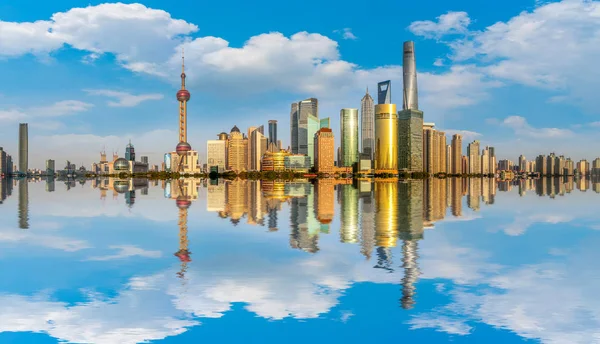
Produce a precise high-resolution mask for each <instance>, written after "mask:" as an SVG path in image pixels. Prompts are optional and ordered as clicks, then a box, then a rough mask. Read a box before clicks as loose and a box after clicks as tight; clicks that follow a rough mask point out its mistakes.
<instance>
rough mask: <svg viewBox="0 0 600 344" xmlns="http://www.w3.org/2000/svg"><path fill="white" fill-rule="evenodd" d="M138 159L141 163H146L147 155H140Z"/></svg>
mask: <svg viewBox="0 0 600 344" xmlns="http://www.w3.org/2000/svg"><path fill="white" fill-rule="evenodd" d="M140 161H141V162H142V164H146V165H148V157H147V156H142V157H140Z"/></svg>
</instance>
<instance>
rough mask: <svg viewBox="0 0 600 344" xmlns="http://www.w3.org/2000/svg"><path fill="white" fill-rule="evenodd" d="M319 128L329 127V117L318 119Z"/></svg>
mask: <svg viewBox="0 0 600 344" xmlns="http://www.w3.org/2000/svg"><path fill="white" fill-rule="evenodd" d="M320 128H329V129H331V121H330V119H329V117H325V118H321V119H320V120H319V129H320Z"/></svg>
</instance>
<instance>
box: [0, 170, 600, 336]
mask: <svg viewBox="0 0 600 344" xmlns="http://www.w3.org/2000/svg"><path fill="white" fill-rule="evenodd" d="M0 187H1V189H0V195H1V199H0V201H1V203H0V216H1V217H2V218H3V219H8V221H3V224H2V226H3V227H0V252H3V254H2V255H0V267H2V269H3V271H4V272H5V273H4V278H3V280H2V281H0V304H2V305H3V307H2V308H0V320H1V321H0V342H10V340H14V341H15V342H38V341H39V340H40V338H46V339H45V340H47V341H48V342H56V341H66V342H95V343H135V342H141V341H144V340H153V341H160V340H164V339H165V338H167V339H169V340H170V341H173V342H190V341H199V340H205V339H207V338H208V339H209V341H210V340H217V338H218V339H219V340H221V341H223V340H224V341H231V342H240V341H242V342H244V341H248V338H252V339H253V340H255V341H256V342H271V341H276V340H277V341H279V340H281V339H284V338H285V340H286V341H291V342H300V338H298V339H296V338H292V339H290V338H288V336H285V335H283V334H282V332H281V331H282V330H284V329H285V330H286V331H287V330H290V331H292V330H307V329H309V328H310V329H312V331H313V332H314V333H315V334H318V339H317V340H316V341H317V342H331V341H332V340H333V341H339V340H344V338H346V339H345V340H346V341H349V342H355V341H356V340H358V339H360V338H364V339H365V340H366V339H367V338H369V339H373V338H374V339H376V340H398V339H400V338H403V339H405V338H409V339H410V338H413V339H414V340H416V339H417V338H420V339H423V338H425V339H426V341H431V342H446V341H450V340H452V341H455V342H502V343H507V342H523V341H527V340H537V341H541V342H548V343H555V342H569V343H593V342H595V340H597V338H598V336H599V335H600V332H599V330H598V329H599V328H600V321H598V320H595V319H600V318H595V317H594V316H585V317H586V319H588V320H586V321H583V322H582V321H581V319H582V318H581V317H582V316H583V315H584V314H592V315H594V314H597V315H600V303H599V302H598V301H596V298H595V296H594V295H595V290H596V287H599V286H600V285H599V283H600V282H598V281H599V280H600V278H599V277H600V271H599V268H597V267H596V266H595V264H590V263H589V262H593V261H595V259H597V258H600V257H598V254H597V253H596V251H597V250H596V247H597V245H598V244H600V236H599V234H600V232H598V231H597V229H600V216H597V215H596V212H595V211H594V209H595V204H596V203H595V202H597V197H598V195H597V193H599V192H600V180H596V179H593V180H589V179H573V178H555V179H540V180H520V181H514V182H497V181H496V180H493V179H426V180H413V181H397V180H381V181H379V180H378V181H375V182H371V181H369V180H356V181H352V180H333V179H322V180H317V181H314V182H313V183H310V182H308V181H306V180H297V181H294V182H283V181H247V180H232V181H228V180H194V179H186V180H175V181H148V180H146V179H130V180H118V179H98V180H87V181H85V180H81V181H79V180H78V181H73V180H69V181H62V180H54V179H48V180H44V181H29V182H26V181H24V180H18V181H17V180H6V179H4V180H2V182H1V183H0ZM15 192H18V193H19V194H18V197H17V199H16V200H15V198H14V197H12V196H13V195H14V193H15ZM15 214H16V216H15ZM10 219H16V220H17V221H14V220H12V222H11V220H10ZM260 227H264V228H263V230H258V231H257V230H256V229H258V228H260ZM23 250H26V251H27V252H28V255H27V256H25V257H23V255H20V254H18V252H23ZM49 267H51V268H49ZM23 271H26V272H27V273H23ZM557 295H560V297H561V303H560V304H557V303H556V302H555V300H556V296H557ZM246 314H248V315H250V316H251V317H250V318H248V317H247V316H245V315H246ZM251 319H254V320H251ZM259 319H263V320H264V322H263V321H261V320H259ZM283 319H288V320H286V321H284V322H280V321H279V320H283ZM291 320H294V321H292V322H290V321H291ZM230 324H231V325H235V326H241V328H247V329H250V328H252V329H253V330H252V331H251V332H252V333H254V334H252V335H250V337H248V336H249V334H248V333H246V334H244V332H245V331H241V332H240V331H238V332H240V333H239V334H234V333H229V334H227V335H226V336H225V337H223V334H222V331H221V330H220V329H222V328H223V327H224V326H228V325H230ZM375 324H377V325H375ZM384 325H385V326H394V328H395V329H396V332H394V331H392V332H389V331H383V332H377V333H376V334H372V333H371V334H369V336H368V337H365V334H364V333H362V332H360V331H358V329H359V328H361V327H362V328H364V327H365V326H371V327H373V326H375V327H377V326H384ZM255 331H259V332H255ZM340 331H341V332H340ZM284 332H285V331H284ZM36 333H38V334H36ZM258 333H260V336H259V335H258ZM340 333H343V334H340ZM40 336H42V337H40ZM213 338H214V339H213Z"/></svg>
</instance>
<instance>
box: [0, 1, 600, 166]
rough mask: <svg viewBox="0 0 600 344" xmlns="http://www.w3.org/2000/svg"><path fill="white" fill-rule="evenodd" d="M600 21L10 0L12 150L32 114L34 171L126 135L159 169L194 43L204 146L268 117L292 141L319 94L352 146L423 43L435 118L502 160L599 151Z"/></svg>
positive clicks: (3, 26)
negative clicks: (346, 125)
mask: <svg viewBox="0 0 600 344" xmlns="http://www.w3.org/2000/svg"><path fill="white" fill-rule="evenodd" d="M82 6H87V7H82ZM599 17H600V5H599V3H598V2H592V1H580V0H568V1H562V2H547V1H533V0H532V1H512V0H511V1H503V2H501V3H493V4H490V3H481V2H476V1H453V2H452V3H451V4H449V3H448V2H445V1H429V2H414V1H413V2H408V1H380V2H378V3H377V5H376V6H368V7H366V8H365V3H364V2H354V1H345V2H333V1H331V2H326V3H324V2H322V1H320V2H317V1H304V2H297V3H289V2H281V1H278V2H275V1H268V2H262V3H261V4H260V5H257V4H254V3H248V2H245V1H230V2H223V3H220V2H211V3H208V2H206V3H204V2H203V3H198V2H194V1H179V2H177V3H172V2H166V1H145V2H142V3H131V4H118V3H101V2H94V1H92V2H90V3H89V5H87V4H86V5H82V3H81V2H78V1H53V2H41V1H40V2H36V3H29V4H28V5H24V4H23V3H22V2H21V1H4V2H2V4H0V75H1V76H2V81H3V82H2V83H0V145H1V146H3V147H4V148H5V149H6V150H7V151H9V153H10V152H12V153H13V155H15V156H16V141H17V133H18V123H19V122H20V121H27V122H29V123H30V156H31V159H30V166H31V167H42V166H43V161H44V160H45V159H47V158H54V159H56V160H58V161H59V162H60V161H64V160H66V159H70V160H71V161H73V162H77V163H80V162H81V163H84V164H85V165H86V166H88V165H89V164H90V163H91V162H93V161H94V160H97V158H98V152H99V151H100V150H101V149H102V147H106V150H107V151H108V152H109V153H110V151H111V150H113V149H118V151H119V153H120V154H123V151H124V147H125V144H126V143H127V140H128V139H131V140H132V141H133V143H134V144H135V146H136V149H137V152H138V155H149V156H150V158H151V161H153V162H155V163H158V162H159V161H160V158H161V156H162V154H163V153H164V152H165V151H169V150H172V149H173V147H174V146H175V144H176V143H177V135H176V130H177V126H176V121H177V120H176V117H177V103H176V99H175V96H174V95H175V92H176V91H177V89H178V87H179V82H180V80H179V68H180V67H179V65H180V51H181V48H182V47H185V49H186V65H187V74H188V88H189V90H190V92H191V94H192V98H191V101H190V103H189V115H188V116H189V134H188V137H189V141H190V143H191V144H192V146H193V147H194V148H195V149H197V150H198V151H200V153H201V154H204V152H205V150H206V148H205V147H206V140H207V139H212V138H215V137H216V134H218V133H219V132H221V131H227V132H228V131H229V130H230V129H231V127H233V125H237V126H238V127H240V128H241V129H242V131H245V129H246V128H247V127H249V126H253V125H265V126H266V124H267V121H268V120H269V119H277V120H278V121H279V136H280V137H281V138H282V139H283V140H284V145H288V144H289V140H288V137H289V104H290V103H291V102H292V101H297V100H300V99H303V98H306V97H317V98H319V100H320V117H327V116H329V117H332V126H333V127H334V130H335V132H336V133H338V135H337V136H338V140H339V130H338V127H339V109H340V108H344V107H355V108H358V107H359V106H360V99H361V97H362V95H363V94H364V89H365V88H366V87H367V86H369V88H370V89H372V90H374V89H375V86H376V83H377V82H378V81H382V80H387V79H391V80H392V100H393V101H394V102H398V103H400V99H399V97H398V96H397V94H398V92H399V91H400V90H401V62H402V61H401V59H402V54H401V49H402V42H403V41H405V40H414V41H415V44H416V54H417V69H418V73H419V74H418V83H419V91H420V102H419V104H420V106H421V109H422V110H423V111H424V112H425V120H426V121H428V122H435V123H436V126H437V127H438V128H439V129H441V130H445V131H446V132H447V133H448V134H452V133H454V132H457V131H461V132H462V133H463V134H465V136H466V140H465V141H467V140H468V141H471V140H473V139H479V140H480V141H481V142H482V144H483V145H491V146H495V147H497V152H498V155H499V157H500V158H511V159H515V158H516V157H517V156H518V154H520V153H524V154H525V155H526V156H527V157H532V158H533V156H534V154H539V153H549V152H551V151H556V152H557V153H559V154H565V155H570V156H572V157H573V158H576V159H579V158H584V157H585V158H588V159H593V158H595V157H596V154H597V153H596V152H595V151H594V148H593V147H597V144H598V143H600V142H599V141H600V140H599V139H598V138H597V135H596V133H597V132H598V128H600V118H599V115H600V111H598V110H597V109H598V105H600V104H598V100H597V99H598V98H597V96H596V94H595V92H594V90H596V89H598V86H599V85H598V84H599V83H600V81H598V80H600V71H599V70H598V69H597V68H595V67H594V66H595V65H596V61H597V60H598V58H599V57H600V20H599ZM382 18H385V19H382ZM61 163H62V162H61ZM61 163H59V165H60V164H61Z"/></svg>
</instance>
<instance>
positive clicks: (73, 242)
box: [0, 227, 91, 252]
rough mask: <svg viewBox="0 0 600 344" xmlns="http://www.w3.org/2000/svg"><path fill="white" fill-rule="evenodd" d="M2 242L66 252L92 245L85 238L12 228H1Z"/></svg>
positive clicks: (0, 238) (0, 237) (0, 240)
mask: <svg viewBox="0 0 600 344" xmlns="http://www.w3.org/2000/svg"><path fill="white" fill-rule="evenodd" d="M36 228H37V227H36ZM40 229H43V228H40ZM0 242H2V243H18V244H19V245H21V246H22V245H33V246H41V247H46V248H51V249H56V250H61V251H66V252H75V251H80V250H83V249H86V248H90V247H91V246H90V244H89V243H88V242H87V241H85V240H79V239H73V238H66V237H62V236H58V235H54V234H40V233H32V232H30V231H24V230H20V229H11V228H2V229H0Z"/></svg>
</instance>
